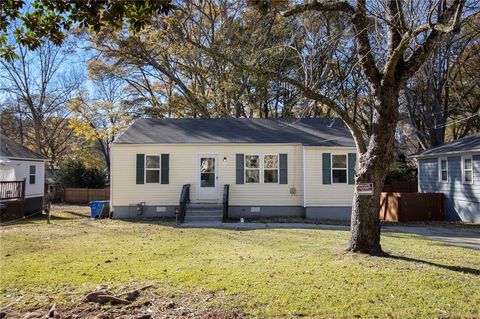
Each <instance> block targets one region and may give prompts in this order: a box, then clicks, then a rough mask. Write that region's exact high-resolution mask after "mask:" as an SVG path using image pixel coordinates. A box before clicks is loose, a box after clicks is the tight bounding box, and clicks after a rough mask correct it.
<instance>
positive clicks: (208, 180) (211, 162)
mask: <svg viewBox="0 0 480 319" xmlns="http://www.w3.org/2000/svg"><path fill="white" fill-rule="evenodd" d="M200 180H201V182H200V185H201V187H215V157H201V158H200Z"/></svg>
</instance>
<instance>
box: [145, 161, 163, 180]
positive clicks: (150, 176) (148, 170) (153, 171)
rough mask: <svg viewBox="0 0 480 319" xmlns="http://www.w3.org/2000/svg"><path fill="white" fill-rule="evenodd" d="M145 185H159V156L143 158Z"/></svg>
mask: <svg viewBox="0 0 480 319" xmlns="http://www.w3.org/2000/svg"><path fill="white" fill-rule="evenodd" d="M145 183H147V184H148V183H160V156H158V155H146V156H145Z"/></svg>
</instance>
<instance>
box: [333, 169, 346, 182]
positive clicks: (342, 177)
mask: <svg viewBox="0 0 480 319" xmlns="http://www.w3.org/2000/svg"><path fill="white" fill-rule="evenodd" d="M332 181H333V182H334V183H346V182H347V171H346V170H344V169H334V170H332Z"/></svg>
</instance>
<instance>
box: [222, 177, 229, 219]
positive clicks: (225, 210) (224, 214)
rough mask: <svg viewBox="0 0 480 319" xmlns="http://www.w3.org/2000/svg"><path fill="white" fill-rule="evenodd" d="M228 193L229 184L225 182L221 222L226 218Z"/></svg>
mask: <svg viewBox="0 0 480 319" xmlns="http://www.w3.org/2000/svg"><path fill="white" fill-rule="evenodd" d="M229 193H230V185H228V184H225V185H224V186H223V222H226V221H227V219H228V197H229Z"/></svg>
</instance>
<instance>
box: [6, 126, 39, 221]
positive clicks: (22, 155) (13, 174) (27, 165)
mask: <svg viewBox="0 0 480 319" xmlns="http://www.w3.org/2000/svg"><path fill="white" fill-rule="evenodd" d="M46 161H47V158H46V157H45V156H43V155H41V154H38V153H35V152H33V151H31V150H30V149H28V148H27V147H25V146H23V145H21V144H19V143H17V142H15V141H13V140H11V139H9V138H8V137H6V136H5V135H1V134H0V182H2V184H3V185H5V184H8V183H7V182H20V181H25V192H24V193H25V199H24V200H25V202H24V213H25V215H29V214H33V213H37V212H39V211H41V210H42V209H43V207H44V205H43V204H44V203H43V201H44V187H45V184H44V180H45V162H46ZM12 192H14V190H13V189H10V188H9V187H0V198H1V199H2V200H5V199H7V198H9V196H11V195H13V194H12Z"/></svg>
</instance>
